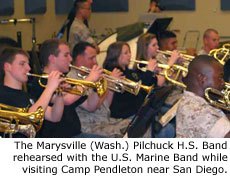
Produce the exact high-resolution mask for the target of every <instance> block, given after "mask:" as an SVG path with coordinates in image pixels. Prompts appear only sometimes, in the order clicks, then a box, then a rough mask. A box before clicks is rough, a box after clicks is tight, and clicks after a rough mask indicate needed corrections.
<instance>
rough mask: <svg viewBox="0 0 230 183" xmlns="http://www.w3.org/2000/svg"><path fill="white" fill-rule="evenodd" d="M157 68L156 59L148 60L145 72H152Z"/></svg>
mask: <svg viewBox="0 0 230 183" xmlns="http://www.w3.org/2000/svg"><path fill="white" fill-rule="evenodd" d="M156 68H157V61H156V59H153V58H152V59H150V60H149V62H148V66H147V70H149V71H151V72H154V71H155V70H156Z"/></svg>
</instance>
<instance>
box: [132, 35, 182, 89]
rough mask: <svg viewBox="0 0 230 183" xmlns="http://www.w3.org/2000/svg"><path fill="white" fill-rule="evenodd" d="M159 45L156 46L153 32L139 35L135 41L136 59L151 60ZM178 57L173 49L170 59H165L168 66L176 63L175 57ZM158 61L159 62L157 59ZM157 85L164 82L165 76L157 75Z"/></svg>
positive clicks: (154, 56) (155, 55)
mask: <svg viewBox="0 0 230 183" xmlns="http://www.w3.org/2000/svg"><path fill="white" fill-rule="evenodd" d="M158 50H159V46H158V41H157V38H156V36H155V35H154V34H151V33H145V34H143V35H141V36H140V37H139V39H138V41H137V55H136V59H137V60H146V61H151V60H154V59H156V57H157V54H158V52H157V51H158ZM178 58H179V53H178V52H177V51H174V52H173V54H172V56H171V57H170V59H169V60H168V59H167V63H164V64H167V65H169V66H171V65H173V64H174V63H176V61H177V59H178ZM157 61H158V62H161V61H159V60H157ZM157 79H158V82H157V85H158V86H162V85H163V84H164V82H165V77H164V76H160V75H158V76H157Z"/></svg>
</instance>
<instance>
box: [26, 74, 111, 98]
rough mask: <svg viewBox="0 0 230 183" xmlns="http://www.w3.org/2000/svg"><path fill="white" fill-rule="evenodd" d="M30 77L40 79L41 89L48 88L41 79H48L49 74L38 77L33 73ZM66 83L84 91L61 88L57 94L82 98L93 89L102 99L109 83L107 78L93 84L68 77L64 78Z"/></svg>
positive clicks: (74, 88) (73, 88)
mask: <svg viewBox="0 0 230 183" xmlns="http://www.w3.org/2000/svg"><path fill="white" fill-rule="evenodd" d="M27 75H28V76H33V77H37V78H39V80H38V82H39V85H40V86H41V87H44V88H45V87H46V85H44V84H43V83H42V81H41V79H42V78H43V79H48V74H42V75H38V74H31V73H27ZM64 78H65V79H66V80H65V83H67V84H70V85H73V86H79V87H81V88H82V90H79V89H78V88H77V87H71V88H60V87H58V89H57V90H56V92H61V91H64V92H67V93H71V94H74V95H80V96H84V95H86V94H87V88H86V86H87V87H91V88H95V89H96V90H97V94H98V96H100V97H102V96H103V95H104V94H105V92H106V90H107V81H106V79H105V78H102V79H100V80H99V81H98V82H95V83H94V82H91V81H84V80H77V79H72V78H68V77H64Z"/></svg>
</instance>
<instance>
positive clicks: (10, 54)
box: [0, 47, 29, 84]
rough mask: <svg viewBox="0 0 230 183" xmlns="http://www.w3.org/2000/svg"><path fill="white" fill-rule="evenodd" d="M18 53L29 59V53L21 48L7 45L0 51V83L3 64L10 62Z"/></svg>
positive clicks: (2, 77) (2, 76) (3, 73)
mask: <svg viewBox="0 0 230 183" xmlns="http://www.w3.org/2000/svg"><path fill="white" fill-rule="evenodd" d="M18 54H20V55H24V56H25V57H27V58H28V59H29V54H28V53H27V52H26V51H25V50H23V49H21V48H14V47H8V48H5V49H4V50H3V51H2V52H1V54H0V83H1V84H2V82H3V79H4V76H5V71H4V64H5V63H10V64H12V63H13V61H14V59H15V56H16V55H18Z"/></svg>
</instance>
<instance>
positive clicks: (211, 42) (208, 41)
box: [198, 29, 219, 55]
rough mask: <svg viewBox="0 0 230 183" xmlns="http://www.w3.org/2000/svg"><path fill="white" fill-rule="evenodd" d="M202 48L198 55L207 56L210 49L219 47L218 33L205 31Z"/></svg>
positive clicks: (213, 30)
mask: <svg viewBox="0 0 230 183" xmlns="http://www.w3.org/2000/svg"><path fill="white" fill-rule="evenodd" d="M203 44H204V45H203V47H202V49H201V50H200V51H199V53H198V55H208V54H209V52H210V51H211V50H212V49H216V48H218V46H219V33H218V32H217V31H216V30H215V29H207V30H206V31H205V32H204V35H203Z"/></svg>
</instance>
